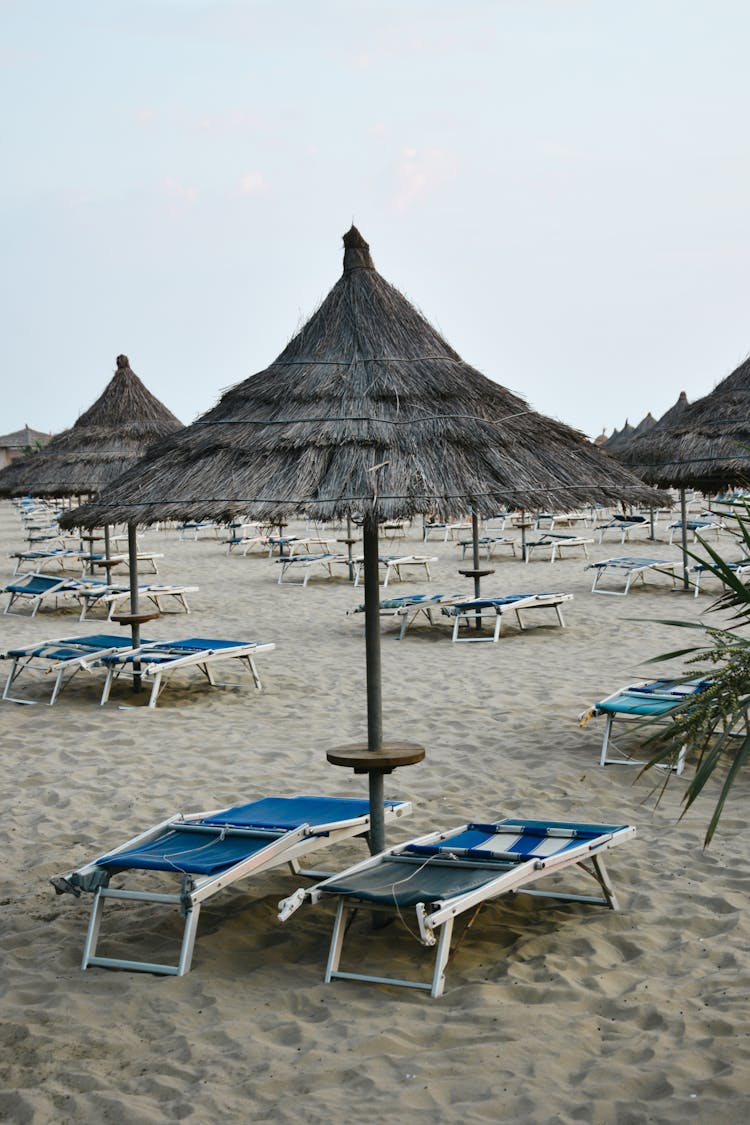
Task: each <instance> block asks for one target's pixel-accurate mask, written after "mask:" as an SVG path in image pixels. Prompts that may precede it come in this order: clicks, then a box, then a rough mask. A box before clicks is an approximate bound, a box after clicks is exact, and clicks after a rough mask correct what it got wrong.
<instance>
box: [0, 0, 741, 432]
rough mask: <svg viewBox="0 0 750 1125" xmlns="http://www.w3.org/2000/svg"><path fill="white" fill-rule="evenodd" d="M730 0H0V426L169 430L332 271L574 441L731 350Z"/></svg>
mask: <svg viewBox="0 0 750 1125" xmlns="http://www.w3.org/2000/svg"><path fill="white" fill-rule="evenodd" d="M749 42H750V4H748V2H747V0H627V2H625V3H624V2H623V0H461V3H460V4H459V3H457V2H456V0H127V3H123V2H122V0H0V83H1V86H0V105H2V110H0V112H1V113H2V154H3V161H2V164H3V172H2V176H0V202H1V206H0V215H1V216H2V217H1V218H0V222H1V223H2V248H3V264H4V269H3V278H2V290H1V292H0V299H1V300H2V314H3V322H4V323H3V330H2V332H1V333H0V370H1V371H2V377H3V384H4V389H3V395H2V398H1V399H0V433H6V432H8V431H12V430H15V429H18V428H20V427H21V426H22V425H23V424H24V423H26V422H28V423H29V424H30V425H31V426H32V427H34V428H36V429H39V430H52V431H55V432H56V431H59V430H60V429H64V428H66V427H68V426H70V425H72V424H73V422H74V421H75V419H76V418H77V416H78V415H79V414H80V413H81V412H82V411H83V410H85V409H87V408H88V407H89V406H90V405H91V403H92V402H93V401H94V399H95V398H96V397H97V396H98V395H99V394H100V393H101V391H102V390H103V389H104V387H105V386H106V384H107V382H108V381H109V379H110V378H111V376H112V374H113V372H114V369H115V357H116V356H117V355H118V353H120V352H124V353H125V354H127V355H128V356H129V357H130V360H131V365H132V367H133V370H134V371H136V373H137V374H138V375H140V377H141V378H142V379H143V381H144V382H145V384H146V385H147V386H148V388H149V389H150V390H151V391H153V392H154V394H156V395H157V396H158V397H159V398H160V399H161V400H162V401H163V402H164V403H165V404H166V405H167V406H168V407H169V408H170V409H171V410H172V411H173V412H174V413H175V414H176V415H177V416H178V417H179V418H180V419H181V420H182V421H183V422H185V423H188V422H190V421H192V420H193V419H194V418H195V417H196V416H197V415H199V414H201V413H203V412H204V411H205V410H207V409H208V408H209V407H210V406H212V405H213V404H214V402H215V401H216V399H217V397H218V395H219V393H220V391H221V390H222V389H224V388H226V387H227V386H230V385H231V384H233V383H237V382H239V381H241V380H242V379H244V378H246V377H247V376H248V375H251V374H253V373H254V372H256V371H259V370H262V369H263V368H264V367H266V366H267V365H268V364H269V363H270V362H271V361H272V360H273V359H274V358H275V357H276V356H277V355H278V353H279V352H280V351H281V350H282V348H283V346H284V345H285V343H286V341H287V340H288V339H289V337H290V336H291V335H293V333H294V332H295V330H296V329H297V328H298V327H299V326H300V325H301V324H302V323H303V322H304V320H306V319H307V317H308V316H309V315H310V314H311V313H312V312H313V311H314V309H315V308H316V307H317V305H318V304H319V302H320V301H321V299H322V298H323V297H324V296H325V294H326V293H327V292H328V290H329V289H330V288H331V286H332V285H333V284H334V283H335V282H336V281H337V279H338V277H339V276H340V273H341V261H342V247H341V236H342V235H343V234H344V232H345V231H346V230H347V228H348V227H349V226H350V224H351V222H352V221H354V222H355V223H356V225H357V226H358V227H359V229H360V230H361V232H362V233H363V235H364V236H365V238H367V240H368V241H369V243H370V247H371V250H372V255H373V258H374V260H375V264H376V266H377V268H378V269H379V271H380V272H381V274H382V275H383V276H384V277H385V278H386V279H387V280H388V281H390V282H391V283H392V284H394V285H395V286H397V287H398V288H399V289H400V290H401V291H402V292H403V293H405V294H406V296H407V297H408V298H409V299H410V300H411V301H413V302H414V303H415V304H416V305H417V306H418V308H419V309H420V310H421V311H422V312H423V313H424V314H425V315H426V316H427V318H428V319H429V320H430V321H431V322H432V323H433V324H435V325H436V326H437V327H438V328H439V329H440V331H442V333H443V335H444V336H445V337H446V338H447V340H448V341H449V343H451V344H452V345H453V347H454V348H456V350H457V351H458V352H459V353H460V354H461V355H462V356H463V358H464V359H465V360H467V361H468V362H470V363H472V364H473V365H475V366H476V367H478V368H479V369H480V370H481V371H483V372H484V373H485V374H486V375H488V376H489V377H490V378H492V379H495V380H497V381H498V382H500V383H502V384H504V385H505V386H507V387H509V388H510V389H511V390H513V391H515V392H517V393H520V394H521V395H523V396H524V397H526V398H527V399H528V400H529V401H530V402H531V404H532V406H533V407H534V408H535V409H537V410H539V411H541V412H542V413H544V414H549V415H554V416H555V417H558V418H560V419H562V420H563V421H565V422H567V423H569V424H571V425H573V426H576V427H578V428H579V429H581V430H583V431H584V432H585V433H587V434H588V435H589V436H590V437H594V436H595V435H596V434H597V433H599V432H600V431H601V429H602V427H605V428H606V429H607V431H608V432H609V431H611V430H612V428H613V427H615V426H616V427H618V428H619V427H620V426H622V424H623V422H624V421H625V419H626V418H629V419H630V421H631V422H638V421H640V419H641V418H642V417H643V415H644V414H645V413H646V412H647V411H649V410H650V411H651V412H652V413H653V414H654V415H656V416H658V415H659V414H662V413H664V411H665V410H667V409H668V408H669V407H670V406H672V404H673V403H674V401H675V400H676V399H677V397H678V395H679V393H680V391H681V390H685V391H686V392H687V395H688V398H689V399H690V400H691V401H692V400H693V399H695V398H698V397H700V396H701V395H703V394H706V393H707V392H708V391H710V390H711V389H712V387H713V386H714V385H715V383H716V382H718V381H719V380H720V379H722V378H723V377H724V376H725V375H727V374H728V373H729V372H730V371H731V370H732V369H733V368H734V367H735V366H736V365H737V364H738V363H739V362H740V361H741V360H742V359H744V358H745V356H746V355H747V353H748V351H750V315H749V313H750V306H749V305H748V265H749V263H750V206H749V205H748V200H749V199H750V144H749V136H750V130H749V129H748V124H747V118H748V108H749V104H750V102H749V97H748V95H749V94H750V77H749V72H748V67H747V49H748V43H749Z"/></svg>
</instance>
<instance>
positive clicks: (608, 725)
mask: <svg viewBox="0 0 750 1125" xmlns="http://www.w3.org/2000/svg"><path fill="white" fill-rule="evenodd" d="M613 721H614V716H613V715H607V721H606V722H605V724H604V738H603V739H602V752H601V756H600V758H599V765H600V766H606V764H607V761H608V758H607V747H608V746H609V738H610V735H611V733H612V723H613Z"/></svg>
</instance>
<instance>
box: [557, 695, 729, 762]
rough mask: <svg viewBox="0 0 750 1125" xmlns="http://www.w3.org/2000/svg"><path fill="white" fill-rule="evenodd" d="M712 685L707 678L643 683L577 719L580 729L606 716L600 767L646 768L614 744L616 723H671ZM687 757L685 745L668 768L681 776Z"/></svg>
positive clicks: (593, 707)
mask: <svg viewBox="0 0 750 1125" xmlns="http://www.w3.org/2000/svg"><path fill="white" fill-rule="evenodd" d="M710 683H711V681H710V680H705V679H695V680H688V681H680V680H641V681H639V682H638V683H635V684H630V685H628V686H627V687H624V688H620V689H619V690H618V691H616V692H613V693H612V695H608V696H607V697H606V698H605V699H601V700H599V702H598V703H594V704H593V705H592V706H591V707H589V708H588V709H587V710H586V711H583V712H582V713H581V714H580V715H579V716H578V720H579V723H580V725H581V726H585V725H586V724H587V723H588V722H589V720H590V719H592V718H597V717H599V716H601V715H606V723H605V725H604V737H603V739H602V749H601V754H600V755H599V765H600V766H607V765H612V764H619V765H628V766H642V765H644V764H645V763H644V762H643V761H642V760H640V759H636V758H634V757H633V756H632V755H631V754H630V753H629V752H628V751H627V750H625V749H624V748H623V747H622V746H618V745H617V744H616V743H615V741H614V739H613V737H612V728H613V726H614V724H615V722H620V723H623V724H633V723H635V724H639V725H644V724H646V723H651V724H659V723H660V724H664V723H669V722H671V721H673V720H674V718H675V716H676V715H677V714H678V713H679V712H680V711H681V710H682V709H683V705H684V703H685V699H686V698H689V697H690V696H692V695H695V694H696V692H699V691H703V690H705V688H707V687H708V686H709V684H710ZM610 750H614V751H615V753H616V754H617V755H619V756H618V757H612V756H611V755H610ZM685 754H686V747H685V746H683V747H681V748H680V750H679V751H678V752H677V753H676V755H675V758H674V761H673V762H672V763H671V764H669V765H668V767H667V768H669V769H672V770H674V772H675V773H676V774H681V773H682V771H683V769H684V766H685Z"/></svg>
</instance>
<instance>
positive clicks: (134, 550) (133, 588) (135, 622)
mask: <svg viewBox="0 0 750 1125" xmlns="http://www.w3.org/2000/svg"><path fill="white" fill-rule="evenodd" d="M135 532H136V527H135V524H134V523H129V524H128V570H129V571H130V616H131V618H132V620H131V622H130V636H131V643H132V645H133V648H140V644H141V623H140V620H139V619H138V544H137V542H136V534H135ZM140 690H141V666H140V664H139V663H138V662H136V663H134V664H133V691H140Z"/></svg>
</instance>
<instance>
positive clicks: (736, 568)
mask: <svg viewBox="0 0 750 1125" xmlns="http://www.w3.org/2000/svg"><path fill="white" fill-rule="evenodd" d="M724 566H726V567H729V569H730V570H731V571H732V573H733V574H735V575H736V576H737V578H739V580H740V582H743V581H744V580H745V576H746V575H747V574H750V559H738V560H737V562H732V563H730V562H726V560H724ZM710 569H711V568H710V567H708V566H707V565H706V563H696V564H695V566H691V567H690V573H691V574H694V575H695V597H696V598H697V597H698V594H699V593H700V588H701V578H702V577H703V575H704V574H705V573H706V571H707V570H710Z"/></svg>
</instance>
